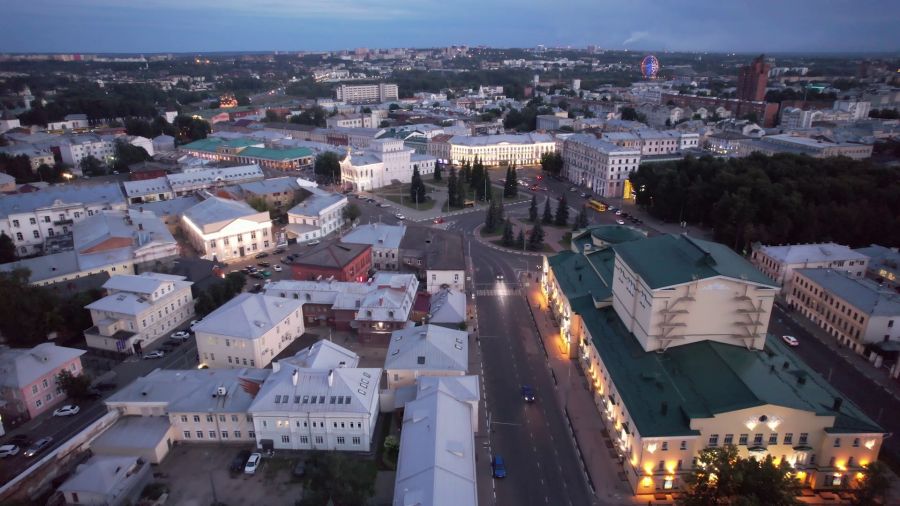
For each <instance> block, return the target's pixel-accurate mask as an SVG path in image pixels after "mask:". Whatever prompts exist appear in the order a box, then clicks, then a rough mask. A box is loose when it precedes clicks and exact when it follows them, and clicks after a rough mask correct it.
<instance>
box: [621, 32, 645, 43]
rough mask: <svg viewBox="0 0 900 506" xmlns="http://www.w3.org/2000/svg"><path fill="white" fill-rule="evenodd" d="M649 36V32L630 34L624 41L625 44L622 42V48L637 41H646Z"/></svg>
mask: <svg viewBox="0 0 900 506" xmlns="http://www.w3.org/2000/svg"><path fill="white" fill-rule="evenodd" d="M649 35H650V32H631V35H629V36H628V38H627V39H625V42H622V45H623V46H627V45H629V44H634V43H635V42H637V41H639V40H643V39H646V38H647V37H648V36H649Z"/></svg>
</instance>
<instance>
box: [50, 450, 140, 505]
mask: <svg viewBox="0 0 900 506" xmlns="http://www.w3.org/2000/svg"><path fill="white" fill-rule="evenodd" d="M138 460H139V457H119V456H111V455H110V456H106V455H95V456H93V457H91V458H90V459H89V460H88V461H87V462H85V463H84V464H81V465H79V466H78V467H77V469H76V471H75V474H73V475H72V477H71V478H69V479H68V480H66V481H65V482H64V483H63V484H62V485H60V486H59V489H58V490H59V491H61V492H75V493H88V494H101V495H104V496H107V495H114V496H118V494H119V493H121V492H124V490H123V489H121V487H122V486H123V482H124V481H125V480H126V479H127V478H128V477H129V476H130V475H131V472H132V470H133V469H134V468H136V467H140V466H142V465H148V464H144V463H139V462H138Z"/></svg>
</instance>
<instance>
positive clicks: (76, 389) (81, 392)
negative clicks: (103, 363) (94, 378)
mask: <svg viewBox="0 0 900 506" xmlns="http://www.w3.org/2000/svg"><path fill="white" fill-rule="evenodd" d="M56 382H57V384H59V388H61V389H62V391H63V392H65V393H66V396H67V397H69V398H70V399H84V398H85V397H87V396H88V395H89V394H90V392H91V378H90V377H89V376H88V375H87V374H85V373H83V372H82V373H81V374H79V375H77V376H76V375H74V374H72V373H71V372H70V371H69V370H68V369H63V370H62V371H59V374H57V375H56Z"/></svg>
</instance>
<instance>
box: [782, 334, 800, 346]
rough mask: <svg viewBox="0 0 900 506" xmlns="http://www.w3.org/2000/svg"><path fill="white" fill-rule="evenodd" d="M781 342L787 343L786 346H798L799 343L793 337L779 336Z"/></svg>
mask: <svg viewBox="0 0 900 506" xmlns="http://www.w3.org/2000/svg"><path fill="white" fill-rule="evenodd" d="M781 340H782V341H784V342H785V343H787V345H788V346H800V341H798V340H797V338H796V337H794V336H781Z"/></svg>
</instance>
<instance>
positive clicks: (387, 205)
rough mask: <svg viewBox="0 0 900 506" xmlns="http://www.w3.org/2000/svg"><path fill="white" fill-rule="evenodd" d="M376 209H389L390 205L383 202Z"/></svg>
mask: <svg viewBox="0 0 900 506" xmlns="http://www.w3.org/2000/svg"><path fill="white" fill-rule="evenodd" d="M378 207H391V206H390V204H385V203H384V202H382V203H380V204H378Z"/></svg>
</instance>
